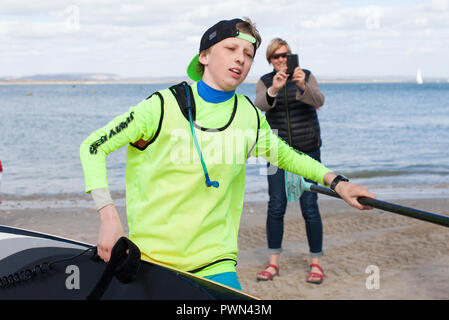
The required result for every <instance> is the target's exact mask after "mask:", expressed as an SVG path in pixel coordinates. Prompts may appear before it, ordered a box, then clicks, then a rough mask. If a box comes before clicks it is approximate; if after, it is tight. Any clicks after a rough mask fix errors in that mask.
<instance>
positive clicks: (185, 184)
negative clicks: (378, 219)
mask: <svg viewBox="0 0 449 320" xmlns="http://www.w3.org/2000/svg"><path fill="white" fill-rule="evenodd" d="M260 42H261V39H260V36H259V33H258V31H257V29H256V28H255V27H254V25H253V24H252V22H251V21H250V20H249V19H246V20H241V19H233V20H224V21H220V22H218V23H217V24H215V25H214V26H212V27H211V28H210V29H208V30H207V31H206V33H205V34H204V35H203V37H202V39H201V43H200V50H199V54H197V55H196V56H195V57H194V58H193V60H192V62H191V63H190V65H189V67H188V69H187V73H188V75H189V77H190V78H191V79H192V80H194V81H197V82H195V83H193V84H192V85H191V86H188V85H187V84H186V83H184V84H180V85H177V86H173V87H171V88H169V89H165V90H161V91H159V92H156V93H155V94H153V95H152V96H151V97H149V98H148V99H147V100H144V101H142V102H141V103H139V104H138V105H137V106H134V107H131V108H130V110H129V111H128V112H127V113H125V114H123V115H121V116H118V117H116V118H115V119H113V120H112V121H111V122H110V123H109V124H107V125H106V126H105V127H103V128H101V129H99V130H97V131H95V132H94V133H92V134H91V135H90V136H89V137H88V138H87V139H86V140H85V141H84V142H83V143H82V145H81V148H80V155H81V161H82V164H83V169H84V174H85V181H86V192H88V193H91V194H92V197H93V199H94V201H95V204H96V207H97V210H98V212H99V215H100V220H101V226H100V231H99V236H98V243H97V245H98V254H99V256H100V257H101V258H102V259H103V260H104V261H106V262H107V261H108V260H109V257H110V251H111V249H112V247H113V246H114V244H115V242H116V241H117V240H118V239H119V238H120V237H121V236H124V231H123V227H122V224H121V221H120V219H119V216H118V213H117V210H116V209H115V207H114V205H113V201H112V199H111V196H110V194H109V191H108V185H107V175H106V156H107V155H108V154H109V153H110V152H112V151H115V150H117V149H119V148H120V147H122V146H124V145H127V144H129V146H128V149H127V163H126V166H127V168H126V209H127V210H126V211H127V219H128V226H129V238H130V239H131V240H132V241H133V242H135V243H136V244H137V246H138V247H139V249H140V250H141V252H142V258H143V259H146V260H149V261H155V262H160V263H163V264H165V265H168V266H172V267H175V268H178V269H181V270H184V271H189V272H192V273H195V274H196V275H198V276H203V277H206V278H209V279H212V280H214V281H216V282H219V283H222V284H225V285H228V286H230V287H234V288H236V289H241V286H240V284H239V282H238V279H237V274H236V269H235V265H236V261H237V253H238V249H237V235H238V229H239V224H240V216H241V213H242V207H243V199H244V190H245V161H246V159H247V158H248V157H249V156H250V155H253V156H263V157H265V158H266V159H267V160H268V161H269V162H270V163H274V164H276V165H277V166H278V167H280V168H283V169H285V170H289V171H291V172H293V173H295V174H299V175H302V176H304V177H306V178H309V179H311V180H314V181H317V182H319V183H321V184H326V185H330V184H331V183H332V182H333V181H334V179H335V178H336V177H337V176H336V175H335V174H333V173H332V172H331V170H329V169H327V168H326V167H324V166H323V165H321V164H320V163H319V162H317V161H315V160H313V159H312V158H309V157H308V156H307V155H305V154H302V153H298V152H296V151H294V150H293V149H291V148H290V147H289V146H288V145H287V144H285V143H284V142H283V141H281V140H280V139H278V138H277V137H276V136H275V135H274V134H272V133H271V128H270V126H269V125H268V123H267V122H266V119H265V117H264V115H262V113H261V112H260V111H258V109H257V108H255V107H254V106H253V104H252V103H251V102H250V100H249V99H248V98H246V97H245V96H242V95H240V94H236V93H235V89H236V88H237V87H238V86H239V85H240V84H241V83H242V82H243V81H244V79H245V78H246V76H247V74H248V72H249V70H250V68H251V64H252V62H253V59H254V55H255V53H256V50H257V48H258V47H259V45H260ZM203 152H205V153H204V154H203ZM208 160H209V161H208ZM211 179H213V180H212V181H211ZM337 179H339V178H337ZM335 190H336V191H337V192H338V193H339V194H340V196H342V198H343V199H345V200H346V201H347V202H348V203H349V204H350V205H352V206H355V207H357V208H359V209H367V208H366V207H364V206H363V205H361V204H360V203H358V202H357V197H360V196H367V197H373V195H372V194H370V193H369V192H368V191H367V189H366V188H365V187H362V186H357V185H354V184H352V183H349V182H345V181H342V182H340V183H338V185H336V188H335Z"/></svg>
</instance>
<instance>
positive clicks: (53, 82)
mask: <svg viewBox="0 0 449 320" xmlns="http://www.w3.org/2000/svg"><path fill="white" fill-rule="evenodd" d="M317 80H318V82H319V83H415V82H416V81H414V80H413V79H408V80H407V79H405V80H404V79H320V78H318V79H317ZM181 81H187V82H192V81H191V80H190V79H181V78H180V79H154V80H101V81H99V80H0V85H58V84H59V85H102V84H164V83H179V82H181ZM257 81H258V80H254V79H249V80H245V82H244V83H247V84H255V83H257ZM424 83H449V79H448V80H440V79H436V80H426V81H424Z"/></svg>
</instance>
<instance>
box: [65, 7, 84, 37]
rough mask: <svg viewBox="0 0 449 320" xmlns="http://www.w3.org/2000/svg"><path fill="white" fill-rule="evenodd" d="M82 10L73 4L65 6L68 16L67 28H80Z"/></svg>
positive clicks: (66, 20)
mask: <svg viewBox="0 0 449 320" xmlns="http://www.w3.org/2000/svg"><path fill="white" fill-rule="evenodd" d="M80 12H81V11H80V8H79V7H78V6H75V5H73V4H72V5H70V6H68V7H67V8H65V10H64V15H65V17H66V19H65V26H66V28H67V30H69V31H71V32H74V31H78V30H80V28H81V25H80Z"/></svg>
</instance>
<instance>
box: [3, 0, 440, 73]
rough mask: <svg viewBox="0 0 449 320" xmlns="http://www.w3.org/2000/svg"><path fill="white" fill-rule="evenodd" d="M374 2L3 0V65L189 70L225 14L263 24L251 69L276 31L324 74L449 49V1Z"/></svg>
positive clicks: (36, 69)
mask: <svg viewBox="0 0 449 320" xmlns="http://www.w3.org/2000/svg"><path fill="white" fill-rule="evenodd" d="M372 3H376V5H375V6H374V5H366V4H364V2H359V1H330V0H329V1H326V0H316V1H313V2H310V1H303V0H300V1H295V0H280V1H277V2H276V4H273V2H272V1H268V0H259V1H256V0H247V1H245V0H239V1H236V0H229V1H221V2H216V1H214V2H212V1H204V0H201V1H200V0H192V1H188V2H187V1H179V0H167V1H164V2H161V1H141V0H127V1H124V0H121V1H118V0H97V1H88V0H67V1H66V0H60V1H50V0H41V1H38V2H29V1H24V0H14V1H11V0H3V1H2V2H0V61H9V63H7V64H6V63H2V73H5V72H6V74H12V75H13V74H15V73H17V72H18V71H17V70H18V68H19V67H17V66H27V68H26V70H27V72H29V73H42V72H45V70H41V69H40V68H42V65H43V64H42V63H40V61H47V60H48V61H51V60H53V61H55V60H60V61H64V59H65V60H66V61H68V65H70V66H71V67H73V68H75V69H77V71H78V70H81V71H83V72H88V71H89V70H90V69H92V68H97V70H98V69H101V68H104V69H107V70H105V71H111V72H114V73H122V72H123V73H124V75H141V76H144V75H146V72H148V71H146V70H145V68H142V66H141V65H142V64H144V63H145V64H153V65H154V66H153V67H151V68H147V69H151V72H152V75H156V76H158V75H159V76H163V75H179V74H184V69H185V65H186V63H187V62H188V61H189V59H190V58H191V56H192V55H193V53H195V52H196V51H197V50H198V45H199V40H200V37H201V35H202V34H203V32H204V31H205V30H206V29H207V28H208V27H209V26H211V25H212V24H213V23H215V22H217V21H218V20H220V19H228V18H234V17H242V16H249V17H250V18H251V19H252V20H253V21H254V22H255V23H256V24H257V27H258V29H259V31H260V33H261V35H262V38H263V41H262V47H261V49H260V50H259V51H258V55H257V56H256V60H255V64H254V66H253V69H254V70H253V71H252V72H251V74H258V73H262V72H265V71H266V70H267V63H266V61H265V59H264V50H265V49H266V45H267V44H268V42H269V40H270V39H271V38H273V37H277V36H281V37H283V38H285V39H286V40H288V41H289V43H290V44H291V45H292V47H293V48H294V50H295V51H300V52H301V55H302V58H303V59H301V60H302V61H304V63H306V64H309V65H311V66H312V67H313V68H315V69H316V70H318V71H319V72H320V73H323V74H328V73H336V74H338V73H339V72H341V70H342V69H341V67H339V66H340V65H343V64H345V63H346V61H347V62H348V63H349V62H355V61H357V62H358V64H359V65H361V66H362V65H365V67H364V68H362V69H363V70H362V69H360V70H359V72H365V73H368V72H371V71H370V70H373V69H374V68H375V66H373V59H374V58H373V57H374V56H375V55H376V54H377V55H378V56H379V55H380V56H382V57H388V58H389V59H390V58H392V57H394V59H395V60H398V61H400V57H401V55H403V54H404V53H406V54H407V56H409V57H410V59H413V58H416V59H422V58H423V57H424V56H425V55H426V54H427V55H432V54H435V55H437V56H438V57H442V56H444V54H449V52H448V50H449V49H448V48H446V47H445V46H444V45H443V44H444V43H447V42H448V40H449V29H448V27H449V16H448V14H449V0H429V1H424V2H423V1H420V2H416V1H412V0H410V1H407V0H403V1H400V2H391V1H383V0H379V1H376V2H372ZM86 55H88V56H90V60H89V59H87V57H86ZM6 58H7V59H6ZM392 59H393V58H392ZM438 59H440V58H438ZM377 60H379V59H377ZM433 60H435V61H433V62H428V64H429V65H432V68H433V69H434V70H437V69H438V67H436V65H437V63H438V64H439V65H447V62H446V61H442V60H438V61H437V60H436V58H434V57H433ZM37 61H39V63H37ZM323 61H327V63H324V64H323ZM94 63H95V65H94ZM381 63H382V61H375V62H374V65H375V64H381ZM61 64H62V62H61ZM422 65H424V64H422ZM49 66H50V68H57V67H58V66H55V67H52V66H51V64H46V67H47V68H48V67H49ZM23 68H24V67H23ZM395 68H396V69H395V70H397V71H396V72H398V73H399V72H404V70H405V67H404V68H401V66H400V65H398V66H395ZM111 69H114V70H111ZM439 69H440V70H443V69H444V68H441V67H440V68H439ZM115 70H117V71H115ZM57 71H58V70H54V72H57ZM392 72H393V71H392ZM438 72H442V71H438ZM393 73H394V72H393Z"/></svg>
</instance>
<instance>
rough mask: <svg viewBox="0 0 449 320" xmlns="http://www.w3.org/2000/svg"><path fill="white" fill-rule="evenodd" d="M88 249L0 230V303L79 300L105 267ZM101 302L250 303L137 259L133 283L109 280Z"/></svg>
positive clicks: (203, 281)
mask: <svg viewBox="0 0 449 320" xmlns="http://www.w3.org/2000/svg"><path fill="white" fill-rule="evenodd" d="M95 257H96V254H95V247H93V246H92V245H89V244H86V243H82V242H78V241H74V240H70V239H64V238H60V237H57V236H54V235H49V234H43V233H39V232H34V231H29V230H24V229H17V228H12V227H8V226H1V225H0V300H10V299H14V300H18V299H19V300H36V299H38V300H49V299H51V300H84V299H86V298H87V297H88V296H89V294H90V293H91V292H92V291H93V289H94V288H95V286H96V285H97V283H98V282H99V281H100V279H101V277H102V275H103V273H104V271H105V269H106V267H107V264H106V263H105V262H103V261H101V260H99V259H98V258H97V259H95ZM101 299H104V300H115V299H120V300H130V299H131V300H152V299H154V300H255V299H257V298H256V297H253V296H251V295H249V294H246V293H244V292H242V291H239V290H235V289H233V288H229V287H227V286H223V285H221V284H218V283H216V282H213V281H210V280H207V279H205V278H202V277H198V276H195V275H193V274H190V273H187V272H183V271H181V270H176V269H173V268H170V267H167V266H163V265H159V264H155V263H150V262H147V261H144V260H140V264H139V268H138V272H137V274H136V275H135V279H134V280H133V281H132V282H130V283H123V282H121V281H120V280H119V279H117V277H113V278H112V280H111V282H110V283H109V285H108V286H107V289H106V291H105V292H104V294H102V296H101Z"/></svg>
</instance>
